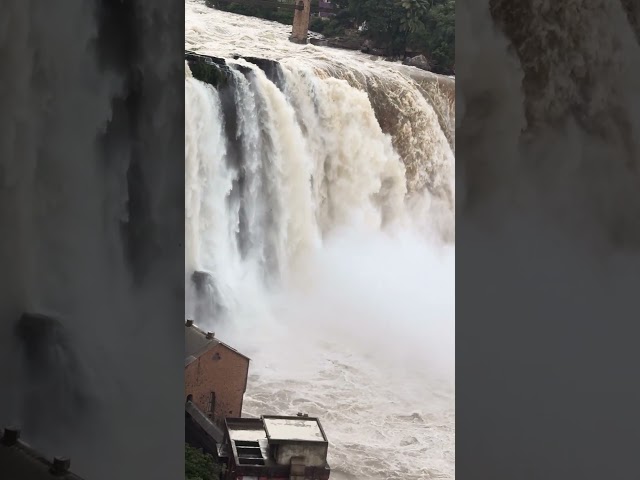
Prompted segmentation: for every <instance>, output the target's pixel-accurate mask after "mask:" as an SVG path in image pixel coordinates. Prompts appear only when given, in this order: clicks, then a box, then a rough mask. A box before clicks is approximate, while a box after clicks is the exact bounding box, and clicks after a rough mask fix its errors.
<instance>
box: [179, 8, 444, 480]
mask: <svg viewBox="0 0 640 480" xmlns="http://www.w3.org/2000/svg"><path fill="white" fill-rule="evenodd" d="M186 15H187V33H186V37H187V42H186V44H187V45H186V46H187V48H188V49H192V50H198V52H199V53H202V54H205V55H212V56H215V57H216V65H217V66H216V67H210V68H215V69H216V71H217V73H216V75H214V77H215V78H217V80H214V81H211V79H209V82H207V81H201V80H199V79H198V78H201V79H203V80H206V79H205V77H203V76H202V75H200V74H199V73H198V72H197V71H196V70H195V69H194V70H193V73H192V71H191V69H190V68H189V66H187V69H186V78H185V95H186V102H185V104H186V127H185V135H186V137H185V140H186V144H185V155H186V170H185V183H186V188H187V190H186V197H185V201H186V209H187V211H186V217H185V219H186V224H185V232H186V244H185V248H186V265H185V288H186V290H187V305H186V314H187V316H188V317H191V318H195V320H196V323H199V324H201V325H203V326H204V327H206V328H209V329H211V330H215V331H216V335H217V336H218V337H219V338H221V339H223V340H226V341H228V342H229V343H231V344H232V345H233V346H234V347H236V348H238V349H240V350H241V351H243V353H246V354H247V355H249V356H250V357H251V358H252V364H251V368H250V378H249V382H248V386H247V393H246V395H245V406H244V412H243V415H261V414H268V413H276V414H295V413H296V412H297V411H301V410H302V411H305V412H307V413H309V414H312V415H318V416H319V417H320V418H321V420H322V421H323V424H324V426H325V430H326V431H327V435H328V437H329V440H330V443H331V447H330V450H329V462H330V464H331V466H332V478H334V477H335V478H337V479H346V478H358V479H377V478H394V479H396V478H397V479H405V480H406V479H415V480H417V479H423V478H430V477H433V476H437V477H444V478H453V475H454V473H453V472H454V463H453V456H454V454H453V450H454V421H453V418H454V412H453V408H454V406H453V402H454V400H453V399H454V389H453V378H454V373H453V350H454V347H453V344H454V340H453V338H454V335H453V319H454V306H453V305H454V300H453V297H454V238H455V222H454V211H455V201H454V196H455V187H454V170H455V131H454V124H455V119H454V95H453V92H454V83H453V80H452V79H450V78H445V77H439V76H436V75H432V74H429V73H427V72H420V71H417V70H416V69H410V68H406V67H403V66H401V65H396V64H392V63H388V62H380V61H375V60H371V59H369V58H368V57H367V56H365V55H360V54H350V53H341V52H336V53H335V54H333V52H332V53H331V55H328V54H327V53H326V51H325V49H321V48H317V47H313V46H300V45H293V44H289V43H288V42H280V40H279V39H281V38H286V36H284V37H282V36H281V35H280V33H281V32H280V30H283V29H285V28H286V27H284V26H282V25H277V24H272V23H270V22H264V21H262V20H258V19H252V18H247V17H238V16H236V15H233V14H229V13H225V12H219V11H216V10H213V9H210V8H208V7H206V6H205V5H204V4H202V3H200V2H187V12H186ZM251 30H253V31H251ZM254 34H255V35H256V36H259V35H263V36H264V41H265V43H262V42H259V41H256V40H255V38H253V37H254ZM214 39H215V41H214ZM238 52H240V53H241V54H242V56H241V55H239V54H237V53H238ZM245 55H247V56H245ZM249 55H253V57H250V56H249ZM192 67H193V65H192ZM194 77H197V78H194Z"/></svg>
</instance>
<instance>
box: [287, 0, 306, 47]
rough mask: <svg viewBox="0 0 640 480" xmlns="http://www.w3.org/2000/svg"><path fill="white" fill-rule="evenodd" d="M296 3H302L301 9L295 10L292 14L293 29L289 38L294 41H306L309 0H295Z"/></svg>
mask: <svg viewBox="0 0 640 480" xmlns="http://www.w3.org/2000/svg"><path fill="white" fill-rule="evenodd" d="M296 5H302V7H303V8H302V10H296V11H295V13H294V15H293V31H292V32H291V36H290V37H289V40H291V41H292V42H294V43H307V34H308V32H309V20H310V17H311V0H297V1H296Z"/></svg>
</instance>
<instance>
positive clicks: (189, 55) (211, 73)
mask: <svg viewBox="0 0 640 480" xmlns="http://www.w3.org/2000/svg"><path fill="white" fill-rule="evenodd" d="M185 59H186V61H187V63H188V64H189V69H190V70H191V74H192V75H193V78H195V79H197V80H200V81H201V82H205V83H208V84H210V85H213V86H214V87H216V88H218V87H221V86H224V85H226V84H227V83H228V81H229V77H230V76H231V70H230V68H229V66H228V65H227V62H226V60H225V59H224V58H218V57H211V56H208V55H201V54H199V53H194V52H185Z"/></svg>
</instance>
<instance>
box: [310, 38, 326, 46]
mask: <svg viewBox="0 0 640 480" xmlns="http://www.w3.org/2000/svg"><path fill="white" fill-rule="evenodd" d="M309 43H310V44H311V45H315V46H316V47H328V46H329V40H327V39H326V38H315V37H311V38H309Z"/></svg>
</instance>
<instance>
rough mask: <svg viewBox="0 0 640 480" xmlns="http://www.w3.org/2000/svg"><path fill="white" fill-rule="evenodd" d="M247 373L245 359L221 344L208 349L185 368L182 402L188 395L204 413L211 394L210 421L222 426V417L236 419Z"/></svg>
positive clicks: (247, 367) (247, 364)
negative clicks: (212, 397)
mask: <svg viewBox="0 0 640 480" xmlns="http://www.w3.org/2000/svg"><path fill="white" fill-rule="evenodd" d="M217 356H219V359H216V357H217ZM248 371H249V360H248V359H247V358H244V357H243V356H241V355H239V354H238V353H236V352H234V351H232V350H229V349H228V348H227V347H225V346H224V345H222V344H217V345H212V346H211V348H210V349H209V350H207V351H206V352H205V353H203V354H202V355H200V356H199V357H198V358H197V359H196V360H195V361H194V362H192V363H190V364H189V365H187V367H186V368H185V372H184V380H185V400H186V398H187V397H188V396H189V395H192V396H193V399H192V401H193V403H194V404H195V405H196V406H197V407H198V408H199V409H200V410H201V411H202V412H204V413H208V412H209V398H210V392H215V394H216V400H215V409H214V412H213V421H214V422H215V423H217V424H219V425H222V424H223V423H224V418H225V417H240V416H241V415H242V400H243V396H244V391H245V389H246V385H247V375H248Z"/></svg>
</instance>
